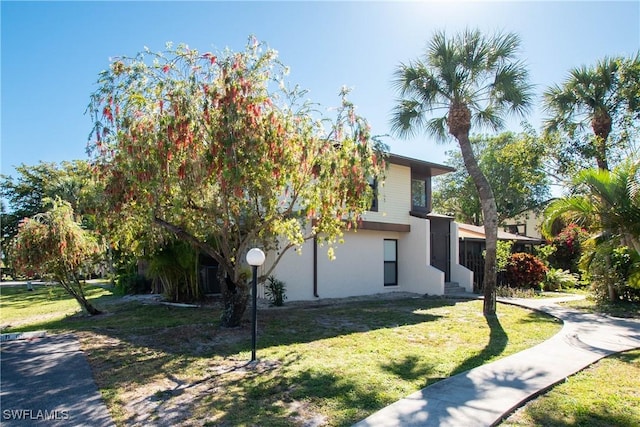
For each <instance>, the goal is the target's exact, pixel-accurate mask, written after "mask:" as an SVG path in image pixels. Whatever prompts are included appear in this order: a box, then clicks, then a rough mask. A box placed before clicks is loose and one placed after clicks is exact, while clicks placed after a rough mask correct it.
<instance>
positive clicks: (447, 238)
mask: <svg viewBox="0 0 640 427" xmlns="http://www.w3.org/2000/svg"><path fill="white" fill-rule="evenodd" d="M429 220H430V221H431V265H432V266H433V267H435V268H437V269H438V270H440V271H443V272H444V281H445V282H449V281H450V280H451V221H452V219H451V218H440V217H430V218H429Z"/></svg>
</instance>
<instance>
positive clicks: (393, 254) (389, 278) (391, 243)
mask: <svg viewBox="0 0 640 427" xmlns="http://www.w3.org/2000/svg"><path fill="white" fill-rule="evenodd" d="M384 285H385V286H397V285H398V241H397V240H395V239H385V240H384Z"/></svg>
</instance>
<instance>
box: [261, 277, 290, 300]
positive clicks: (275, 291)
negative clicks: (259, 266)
mask: <svg viewBox="0 0 640 427" xmlns="http://www.w3.org/2000/svg"><path fill="white" fill-rule="evenodd" d="M264 288H265V291H264V293H265V295H266V296H267V298H268V299H269V301H270V302H271V304H272V305H275V306H277V307H280V306H282V305H284V300H286V299H287V296H286V295H285V291H286V289H287V288H286V286H285V283H284V282H283V281H282V280H278V279H276V278H275V277H273V276H269V277H268V278H267V282H266V283H265V285H264Z"/></svg>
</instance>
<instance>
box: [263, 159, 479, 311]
mask: <svg viewBox="0 0 640 427" xmlns="http://www.w3.org/2000/svg"><path fill="white" fill-rule="evenodd" d="M388 162H389V163H390V165H389V169H388V171H387V176H386V179H385V182H384V185H380V186H379V187H378V188H376V193H377V197H376V201H375V202H374V203H373V206H372V208H371V211H369V212H366V214H365V215H363V221H362V223H361V225H360V226H359V227H358V229H357V230H355V231H348V232H345V235H344V243H342V244H338V245H336V246H335V248H334V250H335V256H336V258H335V259H334V260H329V258H328V256H327V253H326V252H327V248H326V247H322V246H320V245H319V244H317V242H315V241H308V242H307V243H306V244H305V245H303V247H302V250H301V251H300V253H298V252H296V251H293V250H290V251H288V252H287V253H286V254H285V255H284V256H283V257H282V259H281V261H280V263H279V264H278V265H277V266H276V268H275V270H274V273H273V274H274V276H275V277H276V278H278V279H279V280H282V281H284V282H285V283H286V287H287V291H286V294H287V298H288V300H290V301H293V300H312V299H315V298H341V297H349V296H358V295H372V294H377V293H385V292H399V291H402V292H415V293H420V294H430V295H443V294H444V293H445V288H446V289H454V290H457V291H460V290H465V291H469V292H470V291H472V287H473V273H472V272H471V271H470V270H468V269H466V268H464V267H463V266H461V265H460V264H459V262H458V256H457V254H458V253H459V249H458V244H459V239H458V228H457V224H456V223H455V222H453V218H451V217H447V216H442V215H433V214H431V178H432V177H434V176H437V175H441V174H444V173H448V172H452V171H453V169H452V168H450V167H448V166H443V165H439V164H435V163H430V162H425V161H421V160H416V159H412V158H408V157H403V156H398V155H393V154H392V155H390V156H389V159H388ZM452 254H455V255H456V256H452ZM276 255H277V254H268V257H267V261H266V263H265V266H264V267H262V268H263V269H264V268H266V267H267V266H268V265H269V262H273V260H274V258H275V256H276ZM263 271H264V270H263ZM448 282H453V283H457V284H458V285H459V286H460V288H457V287H455V285H454V287H453V288H452V287H451V285H449V286H447V287H445V284H446V283H448Z"/></svg>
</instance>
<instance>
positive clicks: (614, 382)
mask: <svg viewBox="0 0 640 427" xmlns="http://www.w3.org/2000/svg"><path fill="white" fill-rule="evenodd" d="M562 304H563V305H566V306H568V307H571V308H574V309H578V310H582V311H586V312H589V313H605V314H608V315H610V316H614V317H634V318H640V304H633V303H616V304H611V303H608V302H600V301H596V300H595V299H593V298H590V297H587V298H586V299H584V300H579V301H570V302H566V303H562ZM541 425H543V426H549V427H556V426H557V427H560V426H577V427H580V426H584V427H592V426H593V427H610V426H619V427H627V426H628V427H631V426H634V427H635V426H639V425H640V350H634V351H629V352H625V353H620V354H616V355H613V356H609V357H607V358H605V359H602V360H600V361H599V362H597V363H595V364H594V365H592V366H590V367H588V368H587V369H585V370H583V371H581V372H579V373H577V374H576V375H574V376H572V377H570V378H568V379H567V381H565V382H564V383H562V384H559V385H557V386H556V387H554V388H553V389H551V390H550V391H549V392H547V393H545V394H543V395H541V396H540V397H539V398H537V399H535V400H533V401H531V402H529V403H528V404H526V405H525V406H524V407H522V408H521V409H519V410H518V411H516V412H515V413H514V414H512V415H511V416H510V417H509V418H507V420H505V421H504V422H503V423H502V424H501V426H509V427H514V426H519V427H522V426H541Z"/></svg>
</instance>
